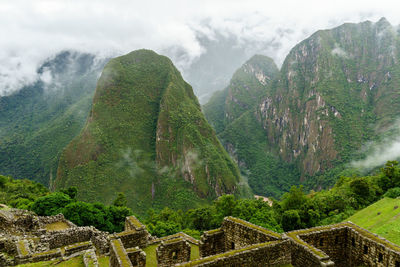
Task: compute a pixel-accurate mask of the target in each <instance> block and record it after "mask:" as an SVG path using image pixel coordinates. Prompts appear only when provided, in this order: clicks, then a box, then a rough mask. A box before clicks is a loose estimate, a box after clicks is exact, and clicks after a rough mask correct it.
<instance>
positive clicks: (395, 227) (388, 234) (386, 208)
mask: <svg viewBox="0 0 400 267" xmlns="http://www.w3.org/2000/svg"><path fill="white" fill-rule="evenodd" d="M395 207H397V208H395ZM346 221H352V222H353V223H355V224H357V225H359V226H361V227H363V228H365V229H367V230H369V231H371V232H373V233H375V234H378V235H380V236H382V237H384V238H386V239H387V240H389V241H392V242H393V243H395V244H398V245H400V199H398V198H397V199H392V198H383V199H381V200H379V201H377V202H376V203H374V204H372V205H370V206H368V207H367V208H365V209H363V210H361V211H359V212H357V213H356V214H354V215H353V216H351V217H350V218H348V219H347V220H346Z"/></svg>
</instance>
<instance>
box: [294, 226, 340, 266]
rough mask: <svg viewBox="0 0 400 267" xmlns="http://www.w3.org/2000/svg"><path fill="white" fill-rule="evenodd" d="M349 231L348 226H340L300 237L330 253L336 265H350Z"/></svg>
mask: <svg viewBox="0 0 400 267" xmlns="http://www.w3.org/2000/svg"><path fill="white" fill-rule="evenodd" d="M317 229H318V228H317ZM347 232H348V228H347V227H340V226H339V227H337V228H336V227H334V228H330V229H323V230H316V231H312V232H309V233H307V234H303V235H302V234H300V235H299V238H301V239H302V240H304V241H305V242H306V243H308V244H310V245H312V246H314V247H315V248H318V249H319V250H321V251H323V252H324V253H326V254H327V255H329V258H330V260H331V261H333V262H335V266H348V265H347V256H348V255H347Z"/></svg>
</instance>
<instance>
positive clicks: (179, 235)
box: [147, 232, 200, 245]
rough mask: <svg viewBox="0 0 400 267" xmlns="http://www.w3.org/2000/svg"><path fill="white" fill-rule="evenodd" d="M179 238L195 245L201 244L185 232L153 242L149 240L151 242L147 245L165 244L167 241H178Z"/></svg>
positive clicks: (156, 239)
mask: <svg viewBox="0 0 400 267" xmlns="http://www.w3.org/2000/svg"><path fill="white" fill-rule="evenodd" d="M177 238H181V239H184V240H186V241H188V242H189V243H191V244H194V245H199V243H200V242H199V240H197V239H194V238H193V237H191V236H190V235H187V234H185V233H184V232H179V233H176V234H173V235H169V236H164V237H160V238H155V239H151V240H150V239H149V242H148V243H147V245H152V244H157V243H161V242H163V241H164V242H165V241H167V240H171V239H177Z"/></svg>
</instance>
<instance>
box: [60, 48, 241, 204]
mask: <svg viewBox="0 0 400 267" xmlns="http://www.w3.org/2000/svg"><path fill="white" fill-rule="evenodd" d="M240 179H241V178H240V175H239V172H238V169H237V167H236V165H235V164H234V163H233V162H232V161H231V159H230V158H229V155H228V154H227V153H226V152H225V151H224V149H223V147H222V146H221V144H220V143H219V141H218V140H217V138H216V136H215V133H214V130H213V129H212V128H211V126H210V125H209V124H208V123H207V121H206V120H205V118H204V116H203V114H202V113H201V109H200V105H199V103H198V101H197V98H196V97H195V95H194V94H193V90H192V88H191V86H190V85H189V84H187V83H186V82H185V81H184V80H183V79H182V76H181V74H180V73H179V71H178V70H177V69H176V68H175V67H174V65H173V64H172V62H171V60H169V59H168V58H167V57H165V56H160V55H158V54H156V53H155V52H153V51H150V50H137V51H133V52H131V53H129V54H127V55H125V56H121V57H118V58H114V59H111V60H110V61H109V62H108V64H107V65H106V66H105V68H104V70H103V73H102V75H101V77H100V79H99V81H98V84H97V88H96V92H95V96H94V99H93V106H92V110H91V112H90V115H89V118H88V120H87V123H86V126H85V127H84V129H83V130H82V132H81V133H80V135H79V136H77V137H76V138H75V139H74V140H73V141H72V142H71V143H70V144H69V145H68V146H67V147H66V148H65V150H64V152H63V153H62V156H61V158H60V163H59V168H58V174H57V180H56V187H57V188H63V187H68V186H77V187H78V189H79V193H80V194H79V196H78V197H79V198H81V199H84V200H89V201H101V202H105V203H110V202H111V201H112V200H113V198H114V197H115V193H116V192H124V193H125V194H126V195H127V196H128V205H129V206H130V207H132V208H134V210H137V212H141V211H144V210H145V209H144V208H148V207H150V206H154V207H162V206H165V205H167V204H168V205H169V206H172V207H174V206H175V207H180V208H188V207H192V206H193V205H195V204H196V203H197V204H198V203H201V202H202V201H203V202H204V201H208V200H211V199H214V198H216V197H217V196H220V195H221V194H223V193H235V194H239V193H240V192H239V191H240V188H241V186H239V184H240V182H241V180H240Z"/></svg>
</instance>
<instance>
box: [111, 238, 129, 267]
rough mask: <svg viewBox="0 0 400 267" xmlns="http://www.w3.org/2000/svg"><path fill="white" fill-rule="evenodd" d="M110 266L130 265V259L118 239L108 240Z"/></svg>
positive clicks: (124, 266)
mask: <svg viewBox="0 0 400 267" xmlns="http://www.w3.org/2000/svg"><path fill="white" fill-rule="evenodd" d="M110 267H132V263H131V260H130V259H129V257H128V254H127V253H126V250H125V248H124V246H123V245H122V242H121V240H119V239H112V240H111V241H110Z"/></svg>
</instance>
